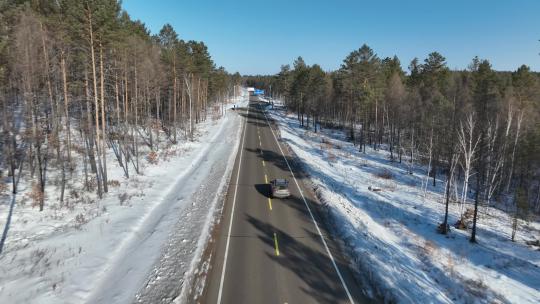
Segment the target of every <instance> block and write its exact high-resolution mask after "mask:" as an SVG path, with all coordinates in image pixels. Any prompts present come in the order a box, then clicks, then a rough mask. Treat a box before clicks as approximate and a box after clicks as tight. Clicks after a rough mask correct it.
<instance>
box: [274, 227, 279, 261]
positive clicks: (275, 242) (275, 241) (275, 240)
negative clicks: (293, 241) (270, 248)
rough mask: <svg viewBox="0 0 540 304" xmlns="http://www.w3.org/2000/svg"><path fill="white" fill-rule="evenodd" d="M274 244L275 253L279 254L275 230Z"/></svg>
mask: <svg viewBox="0 0 540 304" xmlns="http://www.w3.org/2000/svg"><path fill="white" fill-rule="evenodd" d="M274 246H276V255H277V256H279V246H278V241H277V235H276V233H275V232H274Z"/></svg>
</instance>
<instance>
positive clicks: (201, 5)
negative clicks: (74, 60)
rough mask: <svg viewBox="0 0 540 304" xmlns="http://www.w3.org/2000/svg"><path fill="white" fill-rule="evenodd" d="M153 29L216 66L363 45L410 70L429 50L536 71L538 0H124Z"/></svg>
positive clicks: (325, 62) (312, 56) (333, 63)
mask: <svg viewBox="0 0 540 304" xmlns="http://www.w3.org/2000/svg"><path fill="white" fill-rule="evenodd" d="M122 5H123V7H124V9H125V10H126V11H127V12H128V13H129V14H130V15H131V16H132V18H134V19H140V20H141V21H143V22H144V23H145V24H146V26H147V27H148V28H149V29H150V31H151V32H152V33H157V32H159V30H160V28H161V27H162V26H163V24H165V23H170V24H172V25H173V27H174V28H175V30H176V31H177V33H178V34H179V36H180V37H181V38H182V39H184V40H200V41H204V43H205V44H206V45H208V48H209V50H210V53H211V55H212V57H213V59H214V61H215V62H216V64H217V65H218V66H224V67H225V68H226V69H227V70H228V71H229V72H236V71H238V72H240V73H241V74H274V73H277V72H278V71H279V67H280V66H281V65H282V64H287V63H292V61H293V60H294V59H295V58H296V57H298V56H302V57H303V58H304V60H305V61H306V62H307V63H308V64H314V63H318V64H320V65H321V66H322V67H323V69H325V70H334V69H337V68H339V66H340V64H341V62H342V60H343V58H345V56H346V55H347V54H348V53H350V52H351V51H352V50H354V49H357V48H359V47H360V46H361V45H362V44H363V43H367V44H368V45H369V46H370V47H372V48H373V49H374V50H375V52H376V53H377V54H378V55H379V57H386V56H393V55H397V56H398V57H399V58H400V59H401V62H402V65H403V67H404V68H406V67H407V66H408V64H409V62H410V61H411V60H412V59H413V58H414V57H418V58H420V59H421V60H423V59H424V58H425V57H426V56H427V54H429V53H430V52H432V51H438V52H440V53H441V54H443V55H444V56H445V57H446V59H447V62H448V66H449V67H451V68H458V69H462V68H465V67H467V65H468V64H469V63H470V61H471V59H472V58H473V57H474V56H475V55H478V56H479V57H480V58H485V59H488V60H490V62H491V63H492V65H493V67H494V68H495V69H497V70H515V69H516V68H517V67H518V66H519V65H521V64H527V65H529V66H530V67H531V68H532V69H533V70H535V71H540V55H539V53H540V42H539V41H538V40H539V39H540V0H515V1H510V0H468V1H467V0H445V1H443V0H410V1H407V0H401V1H400V0H385V1H381V0H378V1H377V0H370V1H366V0H356V1H352V0H347V1H346V0H326V1H318V0H311V1H308V0H288V1H284V0H267V1H253V0H252V1H245V0H239V1H233V0H222V1H211V0H176V1H174V0H159V1H157V0H155V1H149V0H123V4H122Z"/></svg>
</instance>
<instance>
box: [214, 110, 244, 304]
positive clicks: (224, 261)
mask: <svg viewBox="0 0 540 304" xmlns="http://www.w3.org/2000/svg"><path fill="white" fill-rule="evenodd" d="M248 117H249V102H248V109H247V116H246V120H245V121H244V134H243V135H242V147H240V163H239V164H238V171H237V172H236V186H235V187H234V198H233V205H232V210H231V221H230V222H229V232H228V233H227V244H226V245H225V257H224V259H223V269H222V270H221V280H220V281H219V292H218V298H217V303H218V304H220V303H221V295H222V294H223V283H224V281H225V270H226V269H227V256H228V255H229V243H230V241H231V230H232V223H233V218H234V206H235V205H236V194H237V193H238V180H239V178H240V169H241V168H242V154H243V153H244V143H245V142H246V140H245V139H246V132H247V121H248Z"/></svg>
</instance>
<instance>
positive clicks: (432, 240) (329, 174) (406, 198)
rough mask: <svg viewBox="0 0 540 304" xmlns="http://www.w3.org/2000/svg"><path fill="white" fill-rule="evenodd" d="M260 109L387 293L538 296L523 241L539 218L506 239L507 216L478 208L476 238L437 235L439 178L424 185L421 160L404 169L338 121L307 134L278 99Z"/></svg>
mask: <svg viewBox="0 0 540 304" xmlns="http://www.w3.org/2000/svg"><path fill="white" fill-rule="evenodd" d="M268 111H269V113H270V116H271V117H272V118H274V119H275V120H276V122H277V125H278V126H279V130H280V134H281V141H282V142H283V143H285V144H287V145H288V147H289V148H290V150H291V151H292V152H293V153H294V154H295V155H296V157H297V158H298V160H299V161H300V163H301V164H302V167H303V169H304V170H305V172H306V173H307V174H308V176H309V178H310V180H309V182H310V183H311V184H312V186H313V188H314V190H315V192H316V193H317V195H318V197H319V199H320V200H321V201H322V203H323V204H324V205H325V210H326V211H327V219H328V221H329V222H330V226H331V228H332V229H333V231H334V233H335V234H336V235H337V236H339V237H340V238H341V239H343V240H344V242H345V244H346V246H347V248H346V251H348V254H349V255H350V256H351V257H352V261H351V263H353V264H354V265H353V267H354V268H356V269H357V270H358V276H359V278H361V279H362V280H366V281H368V282H369V283H370V284H371V285H372V286H374V289H376V290H377V291H378V293H379V294H381V295H382V296H383V297H384V298H385V299H386V300H391V301H393V302H394V301H395V302H399V303H456V302H457V303H471V302H482V303H538V302H539V300H540V268H539V266H540V251H538V250H537V249H536V248H533V247H529V246H527V245H526V244H525V241H526V240H529V239H532V238H533V236H534V235H536V236H537V235H538V234H539V232H540V224H539V223H538V222H530V223H525V224H520V225H521V226H520V229H519V231H518V235H517V241H516V242H511V241H510V233H511V217H510V216H509V215H507V214H506V213H504V212H502V211H499V210H497V209H495V208H487V207H482V208H481V210H480V218H479V226H478V232H477V233H478V234H477V237H478V244H471V243H470V242H469V240H468V238H469V235H470V231H461V230H457V229H452V231H451V233H450V234H449V235H448V236H443V235H440V234H438V233H437V232H436V227H437V225H438V224H439V223H440V222H441V221H442V219H443V216H444V204H443V201H444V200H443V194H444V181H440V180H439V181H437V184H438V185H437V186H436V187H432V186H431V185H429V186H428V187H427V191H426V192H425V193H424V190H423V187H422V183H423V182H424V181H425V179H426V175H425V174H426V170H425V168H421V167H418V168H416V170H415V172H414V174H412V175H410V174H407V168H406V165H405V164H399V163H396V162H390V161H389V153H388V152H386V151H382V150H378V151H375V150H372V149H369V148H368V149H367V153H365V154H364V153H362V152H358V147H355V146H353V144H352V143H350V142H347V141H346V139H345V135H344V133H343V132H341V131H339V130H329V129H323V131H321V132H318V133H314V132H313V131H309V130H306V129H304V128H302V127H301V126H300V125H299V123H298V121H297V120H296V119H295V116H293V115H291V116H288V115H287V114H286V112H285V111H284V110H283V108H282V107H278V106H276V107H275V108H274V109H270V108H269V109H268ZM370 188H371V190H370ZM372 190H380V191H372ZM458 218H459V207H458V206H457V205H453V204H452V205H451V206H450V220H449V223H455V222H456V220H457V219H458Z"/></svg>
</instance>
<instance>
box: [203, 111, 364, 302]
mask: <svg viewBox="0 0 540 304" xmlns="http://www.w3.org/2000/svg"><path fill="white" fill-rule="evenodd" d="M260 109H261V108H260V107H259V104H258V103H257V102H252V103H251V104H250V106H249V109H248V112H247V113H245V116H246V126H245V131H244V134H243V137H242V142H241V143H240V145H241V146H240V147H241V150H240V153H238V155H237V159H236V163H235V166H234V170H233V175H232V178H231V183H230V187H229V191H228V194H227V198H226V201H225V206H224V208H225V210H224V214H223V221H222V226H221V229H220V231H219V232H218V233H219V236H218V240H217V243H216V256H215V258H214V259H213V260H214V261H213V264H212V267H211V269H210V272H209V277H208V280H207V282H208V283H207V286H206V289H205V291H204V293H203V296H202V299H201V301H200V302H202V303H361V302H367V299H366V297H365V296H364V294H363V293H362V291H361V290H362V289H361V288H360V287H359V286H358V285H357V282H356V281H355V279H354V276H353V275H352V272H351V270H350V269H349V268H348V263H347V262H346V261H345V260H344V258H343V257H342V256H341V254H339V252H338V250H337V249H336V248H337V245H336V243H334V242H333V241H332V240H331V239H329V237H328V235H327V231H326V230H325V227H324V225H323V224H322V223H321V222H320V221H319V220H318V215H317V212H316V208H317V207H316V204H317V203H316V201H315V199H314V198H313V197H312V196H311V194H309V192H307V191H306V190H305V188H304V187H303V185H302V179H303V178H304V176H302V175H301V174H300V173H299V172H294V175H293V170H292V169H291V167H290V163H289V159H288V157H287V156H284V154H283V152H282V150H281V148H280V146H279V144H278V142H277V140H276V138H275V134H274V133H273V131H272V129H271V128H270V127H269V123H268V120H267V118H266V116H265V114H264V112H263V111H262V110H260ZM274 178H287V179H288V180H289V181H290V190H291V194H292V197H291V198H288V199H283V200H278V199H271V198H270V197H269V191H270V189H269V185H268V182H269V181H270V180H271V179H274Z"/></svg>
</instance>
